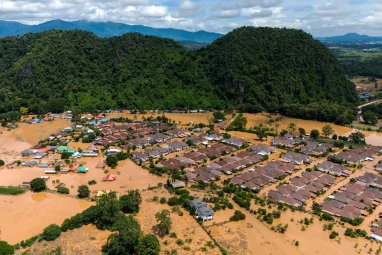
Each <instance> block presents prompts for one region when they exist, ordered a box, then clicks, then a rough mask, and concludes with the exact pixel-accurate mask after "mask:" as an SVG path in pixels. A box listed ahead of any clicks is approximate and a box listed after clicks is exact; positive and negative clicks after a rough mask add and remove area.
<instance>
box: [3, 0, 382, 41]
mask: <svg viewBox="0 0 382 255" xmlns="http://www.w3.org/2000/svg"><path fill="white" fill-rule="evenodd" d="M0 19H2V20H13V21H19V22H22V23H27V24H37V23H41V22H44V21H48V20H52V19H63V20H80V19H85V20H91V21H114V22H122V23H127V24H142V25H147V26H152V27H172V28H181V29H186V30H191V31H197V30H207V31H215V32H221V33H225V32H228V31H230V30H232V29H234V28H236V27H240V26H272V27H290V28H298V29H303V30H305V31H307V32H309V33H311V34H313V35H315V36H325V35H339V34H344V33H348V32H358V33H362V34H369V35H380V36H382V0H327V1H326V0H323V1H322V0H315V1H313V0H230V1H228V0H226V1H224V0H156V1H154V0H0Z"/></svg>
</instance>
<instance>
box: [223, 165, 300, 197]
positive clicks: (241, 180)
mask: <svg viewBox="0 0 382 255" xmlns="http://www.w3.org/2000/svg"><path fill="white" fill-rule="evenodd" d="M296 170H297V167H296V166H295V165H293V164H291V163H288V162H284V161H280V160H274V161H270V162H268V163H267V164H266V165H265V166H257V167H255V168H254V169H252V171H249V172H246V173H242V174H239V175H237V176H235V177H233V178H231V180H230V182H231V183H232V184H234V185H238V186H240V187H242V188H248V189H250V190H254V191H256V190H259V189H261V188H262V187H264V186H265V185H268V184H271V183H276V182H277V181H279V180H281V179H283V178H284V177H286V176H288V175H290V174H292V173H294V172H295V171H296Z"/></svg>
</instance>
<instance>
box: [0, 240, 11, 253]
mask: <svg viewBox="0 0 382 255" xmlns="http://www.w3.org/2000/svg"><path fill="white" fill-rule="evenodd" d="M14 250H15V249H14V248H13V246H12V245H10V244H8V243H7V242H6V241H0V254H1V255H12V254H13V253H14Z"/></svg>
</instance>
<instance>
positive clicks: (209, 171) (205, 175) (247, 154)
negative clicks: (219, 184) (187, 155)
mask: <svg viewBox="0 0 382 255" xmlns="http://www.w3.org/2000/svg"><path fill="white" fill-rule="evenodd" d="M262 160H263V156H261V155H258V154H256V153H254V152H251V151H242V152H239V153H237V154H236V155H233V156H232V155H230V156H227V157H224V158H220V159H219V160H215V161H213V162H210V163H209V164H207V165H206V166H201V167H198V168H195V169H194V170H193V171H188V172H187V173H186V176H187V178H188V179H189V180H194V181H202V182H208V181H211V180H216V178H217V177H220V176H221V175H222V174H223V173H224V174H227V175H229V174H232V172H234V171H239V170H241V169H243V168H246V167H249V166H251V165H253V164H256V163H259V162H260V161H262Z"/></svg>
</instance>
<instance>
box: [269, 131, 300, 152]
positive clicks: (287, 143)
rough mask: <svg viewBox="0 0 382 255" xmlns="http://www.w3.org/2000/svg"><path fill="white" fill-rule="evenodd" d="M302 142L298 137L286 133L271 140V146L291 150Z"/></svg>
mask: <svg viewBox="0 0 382 255" xmlns="http://www.w3.org/2000/svg"><path fill="white" fill-rule="evenodd" d="M302 142H303V140H302V139H301V138H300V137H298V136H296V135H293V134H289V133H287V134H285V135H283V136H279V137H275V138H273V139H272V141H271V145H272V146H276V147H282V148H284V147H285V148H293V147H295V146H297V145H299V144H301V143H302Z"/></svg>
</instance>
